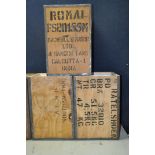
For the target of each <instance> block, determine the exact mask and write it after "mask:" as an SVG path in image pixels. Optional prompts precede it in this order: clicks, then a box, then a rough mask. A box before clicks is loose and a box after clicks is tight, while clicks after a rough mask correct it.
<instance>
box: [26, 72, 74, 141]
mask: <svg viewBox="0 0 155 155" xmlns="http://www.w3.org/2000/svg"><path fill="white" fill-rule="evenodd" d="M28 85H29V96H30V97H29V98H30V100H29V101H30V105H31V120H32V138H35V139H40V138H62V139H70V138H72V137H73V135H72V133H73V131H72V116H71V111H72V77H71V76H47V75H46V74H35V75H32V76H31V77H29V78H28Z"/></svg>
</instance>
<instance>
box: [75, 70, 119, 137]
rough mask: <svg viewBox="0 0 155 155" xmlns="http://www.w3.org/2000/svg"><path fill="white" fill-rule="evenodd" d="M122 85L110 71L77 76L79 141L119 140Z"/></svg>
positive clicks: (77, 133)
mask: <svg viewBox="0 0 155 155" xmlns="http://www.w3.org/2000/svg"><path fill="white" fill-rule="evenodd" d="M119 84H120V76H119V75H117V74H115V73H109V72H106V73H104V72H103V73H94V75H90V76H75V77H74V97H75V98H74V100H75V103H74V104H75V108H74V109H75V115H76V116H75V122H76V138H78V139H91V138H92V139H94V138H95V139H98V138H105V139H118V138H119V128H120V114H119V107H120V105H119V104H120V102H119V98H120V95H119V92H120V88H119Z"/></svg>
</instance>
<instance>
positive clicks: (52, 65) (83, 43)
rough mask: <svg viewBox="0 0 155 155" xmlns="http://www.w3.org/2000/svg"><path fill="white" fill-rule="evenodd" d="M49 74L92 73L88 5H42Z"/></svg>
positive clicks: (89, 7) (89, 6) (90, 22)
mask: <svg viewBox="0 0 155 155" xmlns="http://www.w3.org/2000/svg"><path fill="white" fill-rule="evenodd" d="M44 20H45V41H46V66H47V73H48V74H73V75H75V74H90V73H91V25H92V21H91V5H90V4H79V5H45V6H44Z"/></svg>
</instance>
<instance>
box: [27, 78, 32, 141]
mask: <svg viewBox="0 0 155 155" xmlns="http://www.w3.org/2000/svg"><path fill="white" fill-rule="evenodd" d="M30 122H31V121H30V105H29V92H28V79H26V139H31V138H32V135H31V123H30Z"/></svg>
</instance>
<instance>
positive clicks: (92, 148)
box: [26, 128, 129, 155]
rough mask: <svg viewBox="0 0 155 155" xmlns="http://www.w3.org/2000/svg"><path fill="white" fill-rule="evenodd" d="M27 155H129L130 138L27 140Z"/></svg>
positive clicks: (122, 131) (121, 136) (126, 136)
mask: <svg viewBox="0 0 155 155" xmlns="http://www.w3.org/2000/svg"><path fill="white" fill-rule="evenodd" d="M26 154H27V155H129V137H128V135H127V134H126V132H125V130H124V129H123V128H121V134H120V139H119V140H77V141H74V140H65V141H63V140H42V141H41V140H27V141H26Z"/></svg>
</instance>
